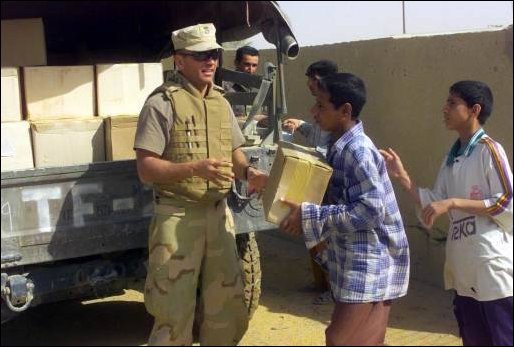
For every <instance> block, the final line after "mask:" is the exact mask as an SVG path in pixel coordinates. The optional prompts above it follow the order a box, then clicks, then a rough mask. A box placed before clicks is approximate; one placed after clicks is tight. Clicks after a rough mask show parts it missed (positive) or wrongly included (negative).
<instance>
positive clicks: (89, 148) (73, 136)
mask: <svg viewBox="0 0 514 347" xmlns="http://www.w3.org/2000/svg"><path fill="white" fill-rule="evenodd" d="M31 128H32V140H33V142H34V163H35V166H36V167H38V168H39V167H48V166H68V165H79V164H89V163H92V162H98V161H105V138H104V127H103V119H100V118H92V119H82V120H54V121H40V122H34V123H31Z"/></svg>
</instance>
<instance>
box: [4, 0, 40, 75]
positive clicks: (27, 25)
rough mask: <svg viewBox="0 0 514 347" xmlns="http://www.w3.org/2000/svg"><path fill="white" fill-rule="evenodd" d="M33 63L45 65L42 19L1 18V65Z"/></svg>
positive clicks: (31, 64)
mask: <svg viewBox="0 0 514 347" xmlns="http://www.w3.org/2000/svg"><path fill="white" fill-rule="evenodd" d="M28 6H30V5H28ZM34 65H46V44H45V30H44V28H43V20H42V19H41V18H28V19H11V20H2V66H34Z"/></svg>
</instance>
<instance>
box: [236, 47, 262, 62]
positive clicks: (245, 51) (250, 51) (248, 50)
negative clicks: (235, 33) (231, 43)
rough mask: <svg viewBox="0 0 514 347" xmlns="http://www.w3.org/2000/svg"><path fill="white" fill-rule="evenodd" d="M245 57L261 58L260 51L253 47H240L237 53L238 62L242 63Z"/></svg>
mask: <svg viewBox="0 0 514 347" xmlns="http://www.w3.org/2000/svg"><path fill="white" fill-rule="evenodd" d="M245 55H251V56H252V57H255V56H259V51H258V50H257V49H255V48H253V47H251V46H243V47H239V48H238V49H237V51H236V61H237V62H240V61H241V60H242V59H243V56H245Z"/></svg>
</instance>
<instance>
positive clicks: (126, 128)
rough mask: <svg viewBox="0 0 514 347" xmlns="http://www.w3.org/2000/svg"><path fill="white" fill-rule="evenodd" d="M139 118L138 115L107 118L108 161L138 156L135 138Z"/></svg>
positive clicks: (106, 146)
mask: <svg viewBox="0 0 514 347" xmlns="http://www.w3.org/2000/svg"><path fill="white" fill-rule="evenodd" d="M138 119H139V117H137V116H116V117H108V118H105V150H106V153H105V154H106V158H107V160H108V161H110V160H129V159H135V158H136V152H135V151H134V138H135V137H136V127H137V120H138Z"/></svg>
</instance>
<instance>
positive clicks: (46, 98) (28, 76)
mask: <svg viewBox="0 0 514 347" xmlns="http://www.w3.org/2000/svg"><path fill="white" fill-rule="evenodd" d="M23 73H24V82H25V103H26V106H27V119H28V120H30V121H39V120H50V119H65V118H75V119H77V118H78V119H80V118H90V117H93V116H94V115H95V97H94V95H95V93H94V71H93V66H43V67H26V68H24V69H23Z"/></svg>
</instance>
